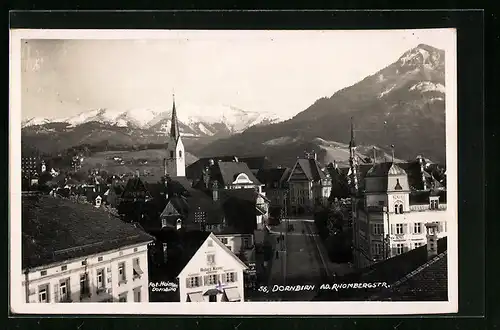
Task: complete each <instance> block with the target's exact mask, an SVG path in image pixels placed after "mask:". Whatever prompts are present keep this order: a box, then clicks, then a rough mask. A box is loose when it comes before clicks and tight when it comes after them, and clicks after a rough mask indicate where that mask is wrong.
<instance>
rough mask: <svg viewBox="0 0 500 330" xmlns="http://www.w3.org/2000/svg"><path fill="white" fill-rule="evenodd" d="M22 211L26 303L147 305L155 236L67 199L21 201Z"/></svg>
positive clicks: (41, 197) (23, 285)
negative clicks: (149, 263) (148, 247)
mask: <svg viewBox="0 0 500 330" xmlns="http://www.w3.org/2000/svg"><path fill="white" fill-rule="evenodd" d="M22 208H23V210H22V231H23V235H22V237H23V239H22V268H23V269H22V273H23V279H24V280H23V282H22V294H23V296H25V299H26V302H27V303H60V302H148V301H149V292H148V249H147V246H148V244H149V243H151V242H152V241H153V237H151V236H150V235H148V234H146V233H144V232H143V231H141V230H138V229H137V228H136V227H134V226H133V225H130V224H126V223H124V222H122V221H121V220H120V219H118V218H115V217H114V216H112V215H110V214H109V213H107V212H103V211H101V210H97V209H96V208H94V207H92V206H91V205H86V204H78V203H73V202H71V201H69V200H64V199H57V198H51V197H48V196H26V197H24V196H23V200H22ZM20 287H21V286H20Z"/></svg>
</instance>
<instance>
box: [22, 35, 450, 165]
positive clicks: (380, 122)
mask: <svg viewBox="0 0 500 330" xmlns="http://www.w3.org/2000/svg"><path fill="white" fill-rule="evenodd" d="M367 57H368V56H367ZM444 60H445V54H444V51H443V50H440V49H437V48H434V47H431V46H428V45H423V44H421V45H418V46H417V47H415V48H413V49H410V50H408V51H407V52H405V53H404V54H402V56H401V57H400V58H399V59H398V60H396V61H395V62H394V63H392V64H390V65H389V66H387V67H385V68H383V69H381V70H380V71H378V72H376V73H374V74H372V75H370V76H368V77H366V78H365V79H363V80H361V81H360V82H358V83H356V84H354V85H352V86H349V87H346V88H344V89H342V90H339V91H337V92H336V93H334V94H333V95H332V96H330V97H324V98H321V99H319V100H317V101H315V102H314V103H313V104H312V105H311V106H309V107H308V108H307V109H305V110H304V111H302V112H300V113H298V114H297V115H295V116H294V117H293V118H291V119H288V120H285V121H280V119H279V118H278V117H277V116H276V115H274V114H272V113H261V112H252V111H245V110H241V109H238V108H236V107H233V106H226V105H224V106H216V107H214V106H212V107H206V106H195V105H190V104H187V103H186V104H185V103H184V102H182V103H181V102H178V104H177V108H178V111H177V113H178V116H179V121H180V123H179V126H180V130H181V135H182V136H183V137H184V141H185V142H184V144H185V146H186V151H188V152H190V153H192V154H194V155H195V156H197V157H210V156H222V155H233V154H236V155H239V156H255V155H266V156H267V157H268V158H269V159H270V160H271V161H272V162H273V163H275V164H276V165H278V164H279V165H284V166H291V165H293V163H294V161H295V159H296V158H297V157H298V156H302V155H303V153H304V152H305V151H308V152H310V151H313V150H314V151H316V154H317V157H318V160H319V161H321V162H323V163H328V162H331V161H333V160H336V161H337V162H338V163H347V159H348V155H349V154H348V152H347V151H348V145H347V144H348V143H349V140H350V129H349V128H350V125H351V121H353V122H354V128H355V129H354V133H355V140H356V143H357V145H358V153H359V155H358V156H359V158H360V159H361V160H363V161H366V162H370V161H371V158H373V156H372V155H373V148H375V150H376V158H377V159H380V158H383V159H388V158H389V159H390V158H392V148H391V145H394V153H395V157H396V159H413V158H415V157H416V156H417V155H423V156H424V157H426V158H429V159H431V160H433V161H435V162H440V163H444V162H445V154H446V152H445V138H446V134H445V71H444ZM170 117H171V110H170V109H150V108H148V109H131V110H112V109H95V110H90V111H86V112H82V113H80V114H79V115H77V116H71V117H67V118H59V119H50V120H49V119H43V118H30V119H27V120H25V121H24V122H23V129H22V138H23V143H24V144H25V145H29V146H30V147H34V148H36V149H38V150H40V151H42V152H54V151H58V150H63V149H66V148H69V147H72V146H76V145H81V144H102V143H105V144H107V145H109V146H113V145H140V144H148V143H164V142H165V135H166V134H167V132H168V129H169V127H170Z"/></svg>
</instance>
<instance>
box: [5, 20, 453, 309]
mask: <svg viewBox="0 0 500 330" xmlns="http://www.w3.org/2000/svg"><path fill="white" fill-rule="evenodd" d="M10 37H11V40H10V138H11V140H10V170H11V172H10V182H9V184H10V247H11V248H10V276H11V277H10V299H11V306H12V312H13V313H19V314H27V313H29V314H79V313H84V314H139V313H140V314H151V315H155V314H156V315H165V314H170V315H180V314H190V315H384V314H387V315H389V314H436V313H456V312H457V311H458V275H457V274H458V267H457V263H458V248H457V246H458V245H457V239H458V234H457V233H458V228H457V227H458V222H457V219H458V214H457V212H458V210H457V188H458V186H457V74H456V31H455V30H454V29H425V30H424V29H416V30H349V31H347V30H321V31H320V30H316V31H312V30H310V31H301V30H296V31H281V30H274V31H273V30H266V31H264V30H262V31H257V30H256V31H246V30H225V31H222V30H220V31H216V30H212V31H208V30H206V31H205V30H203V31H202V30H140V31H139V30H107V31H104V30H11V32H10ZM221 304H224V307H221Z"/></svg>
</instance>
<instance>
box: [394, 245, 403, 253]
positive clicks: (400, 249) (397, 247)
mask: <svg viewBox="0 0 500 330" xmlns="http://www.w3.org/2000/svg"><path fill="white" fill-rule="evenodd" d="M403 251H404V245H403V244H396V252H397V254H398V255H399V254H402V253H403Z"/></svg>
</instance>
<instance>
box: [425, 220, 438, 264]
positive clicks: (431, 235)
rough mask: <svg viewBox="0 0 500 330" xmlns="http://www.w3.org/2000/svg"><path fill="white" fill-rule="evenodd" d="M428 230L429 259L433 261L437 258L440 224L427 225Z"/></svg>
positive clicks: (431, 223)
mask: <svg viewBox="0 0 500 330" xmlns="http://www.w3.org/2000/svg"><path fill="white" fill-rule="evenodd" d="M425 228H426V230H427V258H428V259H432V258H434V257H435V256H437V253H438V251H437V240H438V237H437V229H438V224H437V223H436V222H430V223H426V224H425Z"/></svg>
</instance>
